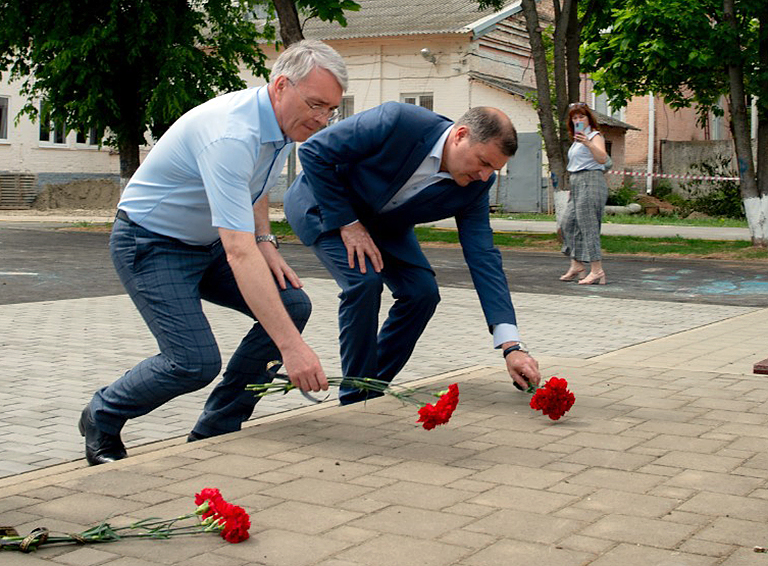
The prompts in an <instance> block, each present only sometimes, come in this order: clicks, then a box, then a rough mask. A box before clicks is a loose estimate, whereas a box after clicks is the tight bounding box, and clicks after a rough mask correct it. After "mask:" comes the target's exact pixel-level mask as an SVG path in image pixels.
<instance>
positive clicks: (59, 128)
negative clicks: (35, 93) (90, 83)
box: [40, 102, 67, 144]
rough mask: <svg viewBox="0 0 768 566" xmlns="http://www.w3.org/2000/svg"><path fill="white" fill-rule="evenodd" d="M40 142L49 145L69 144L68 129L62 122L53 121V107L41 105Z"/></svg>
mask: <svg viewBox="0 0 768 566" xmlns="http://www.w3.org/2000/svg"><path fill="white" fill-rule="evenodd" d="M40 141H41V142H48V143H57V144H65V143H67V129H66V126H65V125H64V122H62V121H61V120H55V121H54V120H52V119H51V106H50V104H48V103H47V102H41V103H40Z"/></svg>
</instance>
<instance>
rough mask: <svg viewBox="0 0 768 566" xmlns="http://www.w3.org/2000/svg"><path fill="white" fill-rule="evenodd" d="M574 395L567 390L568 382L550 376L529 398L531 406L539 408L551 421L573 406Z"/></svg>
mask: <svg viewBox="0 0 768 566" xmlns="http://www.w3.org/2000/svg"><path fill="white" fill-rule="evenodd" d="M575 402H576V397H574V395H573V393H571V392H570V391H568V382H567V381H566V380H565V379H561V378H559V377H552V378H550V379H549V381H547V383H545V384H544V387H542V388H541V389H537V390H536V393H534V395H533V397H532V398H531V408H532V409H536V410H540V411H541V412H542V413H544V414H545V415H547V416H548V417H549V418H550V419H552V420H553V421H556V420H557V419H559V418H560V417H562V416H563V415H564V414H565V413H567V412H568V410H569V409H570V408H571V407H573V404H574V403H575Z"/></svg>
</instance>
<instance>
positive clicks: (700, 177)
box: [606, 169, 741, 181]
mask: <svg viewBox="0 0 768 566" xmlns="http://www.w3.org/2000/svg"><path fill="white" fill-rule="evenodd" d="M606 173H610V174H611V175H626V176H627V177H659V178H661V179H693V180H696V181H740V180H741V179H739V178H738V177H711V176H709V175H673V174H671V173H646V172H644V171H614V170H613V169H609V170H608V171H606Z"/></svg>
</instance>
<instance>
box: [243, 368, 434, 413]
mask: <svg viewBox="0 0 768 566" xmlns="http://www.w3.org/2000/svg"><path fill="white" fill-rule="evenodd" d="M275 378H276V379H277V380H279V381H277V382H272V383H251V384H249V385H246V386H245V388H246V389H247V390H248V391H254V392H255V394H256V396H257V397H264V396H265V395H271V394H274V393H282V394H283V395H285V394H286V393H288V392H289V391H291V390H293V389H296V386H295V385H294V384H293V383H291V382H290V379H289V378H288V376H287V375H282V374H276V375H275ZM342 382H344V384H345V385H349V386H351V387H356V388H358V389H361V390H363V391H377V392H379V393H384V394H387V395H391V396H392V397H394V398H396V399H398V400H399V401H401V402H403V403H409V404H411V405H416V406H417V407H423V406H424V403H422V402H419V401H418V400H416V399H415V398H414V397H415V396H416V395H428V396H430V397H432V396H435V397H440V395H439V394H436V393H433V392H429V391H426V390H424V389H422V388H415V389H414V388H411V387H405V386H403V385H392V384H391V383H389V382H388V381H382V380H380V379H373V378H370V377H329V378H328V385H331V386H336V387H338V386H339V385H341V383H342Z"/></svg>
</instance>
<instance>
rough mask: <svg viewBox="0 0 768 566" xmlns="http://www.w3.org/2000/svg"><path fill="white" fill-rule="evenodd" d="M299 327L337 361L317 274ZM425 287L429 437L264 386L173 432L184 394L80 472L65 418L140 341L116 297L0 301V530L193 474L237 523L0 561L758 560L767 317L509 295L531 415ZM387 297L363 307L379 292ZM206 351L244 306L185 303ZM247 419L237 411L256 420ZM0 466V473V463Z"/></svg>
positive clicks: (477, 319)
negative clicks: (530, 375)
mask: <svg viewBox="0 0 768 566" xmlns="http://www.w3.org/2000/svg"><path fill="white" fill-rule="evenodd" d="M305 284H306V288H307V290H308V292H309V293H310V295H311V296H312V299H313V304H314V314H313V317H312V319H311V320H310V324H309V326H308V328H307V331H306V335H307V338H308V341H309V343H310V344H312V345H313V347H314V348H315V349H316V351H317V352H318V354H319V355H320V356H321V359H322V360H323V363H324V365H325V368H326V371H327V372H328V373H329V374H333V373H335V372H338V354H337V347H336V323H335V320H336V318H335V311H336V293H337V290H336V288H335V285H334V284H333V282H331V281H328V280H320V279H305ZM441 293H442V296H443V301H442V303H441V304H440V306H439V308H438V313H437V315H436V317H435V319H434V320H433V321H432V323H431V324H430V326H429V328H428V329H427V332H426V334H425V336H424V337H423V339H422V340H421V342H420V343H419V345H418V346H417V349H416V351H415V352H414V356H413V358H412V360H411V362H410V363H409V364H408V366H407V367H406V368H405V370H404V372H403V373H402V375H401V376H400V378H399V379H400V380H402V381H411V382H413V383H414V384H416V383H418V384H419V385H424V386H428V387H430V388H434V389H436V390H437V389H441V388H443V387H445V385H446V384H448V383H453V382H457V383H459V384H460V387H461V401H460V404H459V408H458V409H457V412H456V414H455V415H454V417H453V418H452V420H451V422H450V423H448V424H446V425H445V426H442V427H438V428H437V429H435V430H433V431H424V430H422V429H421V428H419V427H418V426H417V425H416V424H415V422H414V421H415V420H416V416H415V411H414V410H413V408H412V407H409V406H403V405H401V404H400V403H398V402H397V401H395V400H393V399H391V398H383V399H376V400H374V401H371V402H369V403H367V404H365V405H354V406H351V407H339V406H338V405H337V404H336V403H335V402H334V400H333V399H329V400H328V401H327V402H324V403H321V404H318V405H310V404H309V403H308V402H307V401H305V400H303V399H302V397H301V396H300V395H298V394H293V393H292V394H289V395H286V396H281V397H278V398H273V399H267V400H265V401H264V402H262V403H260V404H259V406H258V409H257V415H255V417H254V418H253V419H252V420H251V421H250V422H248V423H246V425H245V427H244V429H243V430H242V431H240V432H238V433H233V434H230V435H225V436H222V437H218V438H213V439H209V440H205V441H201V442H197V443H193V444H188V443H186V442H185V441H184V437H185V435H186V433H187V432H188V431H189V429H190V427H191V426H192V424H193V423H194V422H195V420H196V418H197V416H198V413H199V411H200V408H201V407H202V403H203V399H204V398H205V396H206V394H207V392H206V391H205V390H204V391H201V392H199V393H197V394H193V395H187V396H185V397H182V398H179V399H177V400H175V401H173V402H171V403H168V404H167V405H166V406H164V407H162V408H161V409H158V410H157V411H154V412H153V413H152V414H150V415H147V416H145V417H143V418H141V419H136V420H135V421H132V422H130V423H129V424H128V425H127V426H126V428H125V430H124V438H125V440H126V441H127V444H128V446H129V451H130V457H129V458H127V459H125V460H122V461H120V462H116V463H113V464H109V465H104V466H97V467H88V466H87V465H86V463H85V462H84V460H83V459H82V449H83V447H82V439H81V438H80V437H79V435H78V433H77V430H76V425H75V423H76V421H77V418H78V416H79V412H80V410H81V408H82V406H83V405H84V404H85V403H86V402H87V400H88V399H89V398H90V396H91V395H92V393H93V391H94V390H95V389H96V388H98V387H100V386H102V385H104V384H107V383H109V382H111V381H112V380H114V379H115V378H116V377H118V376H119V375H120V374H121V372H123V371H125V369H127V368H128V367H130V366H132V365H133V364H134V363H135V362H136V361H138V360H139V359H141V358H143V357H145V356H146V355H148V354H149V353H151V352H152V350H153V348H154V345H153V340H152V338H151V336H149V334H148V332H147V331H146V329H145V328H144V325H143V323H142V322H141V321H140V319H139V317H138V315H137V314H136V313H135V309H134V308H133V306H132V305H131V303H130V301H129V300H128V298H127V297H126V296H124V295H118V296H111V297H99V298H89V299H77V300H67V301H52V302H40V303H26V304H13V305H4V306H0V359H2V362H3V364H2V367H3V372H2V375H0V385H1V386H0V403H2V407H3V411H2V413H0V525H13V526H15V527H16V528H17V529H18V530H19V532H20V533H22V534H27V533H28V532H30V531H31V530H32V529H34V528H36V527H39V526H45V527H47V528H49V529H51V530H54V531H59V532H64V533H72V532H78V531H81V530H83V529H84V528H86V527H89V526H92V525H94V524H97V523H99V522H100V521H102V520H104V519H105V518H108V519H109V521H110V522H111V523H112V524H113V525H115V526H121V525H126V524H129V523H130V522H132V521H135V520H137V519H142V518H146V517H152V516H155V517H174V516H178V515H180V514H183V513H187V512H189V511H190V510H191V508H192V507H193V502H192V496H193V494H194V493H195V492H197V491H199V490H200V489H202V488H203V487H218V488H220V489H221V490H222V492H223V494H224V496H225V497H226V498H227V499H228V500H229V501H231V502H233V503H236V504H238V505H241V506H243V507H244V508H245V509H246V511H247V512H248V513H249V514H250V516H251V521H252V523H253V526H252V529H251V538H250V539H249V540H248V541H246V542H244V543H241V544H237V545H231V544H228V543H226V542H224V541H223V540H222V539H220V538H219V537H217V536H214V535H198V536H194V537H190V538H185V539H183V540H179V539H171V540H141V541H137V540H123V541H120V542H115V543H110V544H103V545H94V546H59V547H49V548H43V549H42V550H40V551H38V552H36V553H35V554H33V555H21V554H17V553H10V552H8V553H6V552H3V553H2V554H1V555H0V565H2V566H16V565H23V566H30V565H31V566H35V565H43V564H59V565H61V564H68V565H82V566H90V565H102V564H104V565H112V566H134V565H154V564H158V565H160V564H164V565H167V564H181V563H183V564H185V565H191V566H197V565H201V566H202V565H204V564H205V565H208V564H216V565H217V566H219V565H220V566H230V565H231V566H240V565H244V564H255V565H262V566H304V565H306V566H373V565H376V566H381V565H387V566H389V565H392V566H410V565H414V566H415V565H419V566H423V565H425V566H431V565H435V566H443V565H455V566H496V565H499V566H502V565H503V566H517V565H525V566H529V565H537V566H538V565H542V566H549V565H552V566H571V565H595V566H635V565H638V566H639V565H642V566H649V565H651V566H709V565H713V566H714V565H718V566H744V565H749V566H752V565H768V554H762V553H756V552H755V549H756V547H758V548H759V547H766V546H768V532H767V531H766V527H765V525H766V520H768V501H766V500H768V457H767V456H766V453H768V432H767V431H768V427H767V426H766V425H767V424H768V381H767V380H766V376H758V375H753V374H752V364H753V363H755V362H756V361H759V360H762V359H764V358H766V356H767V355H768V351H766V347H767V346H766V339H765V336H767V335H768V309H757V308H745V307H732V306H713V305H701V304H690V303H669V302H658V301H634V300H626V299H610V298H605V297H600V296H594V295H593V296H584V297H556V296H551V295H537V294H518V293H516V294H515V296H514V299H515V305H516V308H517V310H518V318H519V322H520V326H521V329H522V331H523V336H524V339H525V340H526V341H527V342H528V343H529V345H530V346H531V347H532V350H533V353H534V354H535V355H536V357H537V358H538V359H539V361H540V363H541V368H542V372H543V374H544V375H545V376H550V375H559V376H562V377H566V378H567V379H568V381H569V384H570V388H571V389H572V390H573V391H574V393H575V395H576V404H575V406H574V407H573V409H572V410H571V411H570V412H569V413H568V414H567V415H566V416H565V417H564V418H563V419H561V420H559V421H556V422H555V421H550V420H549V419H547V418H546V417H543V416H542V415H540V414H538V413H537V412H534V411H533V410H531V409H530V408H529V407H528V405H527V403H528V399H529V397H528V396H527V395H525V394H522V393H518V392H517V391H516V390H514V388H512V387H511V385H510V383H509V378H508V377H507V376H506V375H505V372H504V371H503V368H502V364H501V359H500V356H499V354H498V351H493V350H491V348H490V345H489V342H490V337H489V335H488V334H487V333H486V331H485V329H484V328H483V326H482V318H481V315H480V307H479V303H478V301H477V299H476V296H475V294H474V292H473V291H471V290H466V289H458V288H443V289H441ZM385 306H386V305H385ZM208 311H209V313H210V317H211V321H212V325H213V327H214V331H215V333H216V335H217V337H218V340H219V344H220V346H221V348H222V352H223V354H224V358H225V359H226V357H227V356H228V355H229V353H230V352H231V351H232V350H233V349H234V347H235V346H236V343H237V341H238V340H239V338H240V337H241V336H242V334H243V333H244V332H245V330H246V328H247V325H248V322H247V321H246V320H245V319H244V318H242V317H239V316H238V315H233V314H232V313H230V312H229V311H225V310H223V309H218V308H214V307H211V308H209V309H208ZM256 417H258V418H256ZM3 476H5V477H3Z"/></svg>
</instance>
